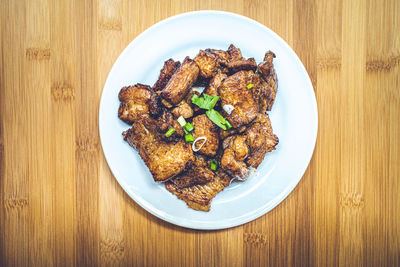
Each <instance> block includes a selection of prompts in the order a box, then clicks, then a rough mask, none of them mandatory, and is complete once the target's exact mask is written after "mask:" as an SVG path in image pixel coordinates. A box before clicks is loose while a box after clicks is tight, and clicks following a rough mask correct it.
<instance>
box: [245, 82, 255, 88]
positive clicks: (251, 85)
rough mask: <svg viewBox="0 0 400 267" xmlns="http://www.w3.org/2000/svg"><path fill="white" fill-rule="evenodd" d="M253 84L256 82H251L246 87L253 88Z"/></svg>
mask: <svg viewBox="0 0 400 267" xmlns="http://www.w3.org/2000/svg"><path fill="white" fill-rule="evenodd" d="M253 86H254V84H252V83H249V84H248V85H247V86H246V87H247V89H251V88H253Z"/></svg>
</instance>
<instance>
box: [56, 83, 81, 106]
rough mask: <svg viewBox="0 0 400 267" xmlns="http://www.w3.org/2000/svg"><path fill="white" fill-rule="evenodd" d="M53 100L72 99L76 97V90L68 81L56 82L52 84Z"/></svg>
mask: <svg viewBox="0 0 400 267" xmlns="http://www.w3.org/2000/svg"><path fill="white" fill-rule="evenodd" d="M51 97H52V99H53V100H56V101H58V100H62V101H66V102H68V101H71V100H73V99H74V98H75V90H74V88H73V87H72V86H70V85H69V84H68V83H65V82H64V83H55V84H53V85H52V86H51Z"/></svg>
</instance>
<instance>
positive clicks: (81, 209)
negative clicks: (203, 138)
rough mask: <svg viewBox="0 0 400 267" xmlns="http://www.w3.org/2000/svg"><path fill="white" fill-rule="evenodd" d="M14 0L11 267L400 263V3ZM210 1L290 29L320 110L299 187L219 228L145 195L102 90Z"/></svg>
mask: <svg viewBox="0 0 400 267" xmlns="http://www.w3.org/2000/svg"><path fill="white" fill-rule="evenodd" d="M0 2H1V5H0V16H1V27H0V31H1V33H0V34H1V58H0V60H1V73H0V86H1V91H0V116H1V117H0V118H1V123H0V203H1V206H0V266H72V265H77V266H118V265H119V266H263V265H264V266H266V265H268V266H301V265H302V266H400V197H399V193H400V182H399V178H400V167H399V166H400V1H397V0H391V1H390V0H388V1H373V0H367V1H360V0H351V1H350V0H328V1H318V0H314V1H313V0H310V1H261V0H252V1H250V0H248V1H239V0H230V1H228V0H212V1H211V0H205V1H184V0H176V1H175V0H170V1H156V0H148V1H125V0H99V1H93V2H92V1H78V0H74V1H69V0H59V1H50V0H39V1H30V0H26V1H24V0H21V1H19V0H18V1H13V0H8V1H7V0H1V1H0ZM201 9H217V10H227V11H231V12H235V13H239V14H243V15H245V16H248V17H250V18H252V19H255V20H257V21H259V22H261V23H263V24H264V25H266V26H267V27H269V28H271V29H272V30H273V31H275V32H276V33H278V34H279V35H280V36H281V37H282V38H283V39H284V40H286V41H287V42H288V43H289V45H291V47H293V49H294V50H295V52H296V53H297V54H298V55H299V57H300V58H301V60H302V61H303V63H304V65H305V66H306V68H307V71H308V73H309V75H310V77H311V80H312V82H313V85H314V89H315V93H316V97H317V102H318V111H319V131H318V139H317V143H316V148H315V152H314V155H313V158H312V160H311V163H310V165H309V167H308V169H307V171H306V173H305V175H304V176H303V178H302V180H301V182H300V183H299V184H298V186H297V187H296V188H295V190H294V191H293V192H292V193H291V194H290V195H289V196H288V198H287V199H286V200H284V201H283V202H282V203H281V204H280V205H279V206H278V207H276V208H275V209H273V210H272V211H271V212H269V213H268V214H266V215H264V216H262V217H261V218H259V219H257V220H255V221H252V222H250V223H247V224H245V225H243V226H239V227H235V228H232V229H227V230H220V231H193V230H188V229H183V228H180V227H177V226H174V225H171V224H169V223H166V222H163V221H161V220H160V219H158V218H156V217H154V216H152V215H150V214H149V213H147V212H146V211H145V210H143V209H142V208H140V207H139V206H138V205H137V204H136V203H135V202H134V201H133V200H131V199H130V198H129V196H128V195H127V194H125V193H124V191H123V190H122V188H121V187H120V186H119V184H118V183H117V181H116V180H115V178H114V177H113V175H112V174H111V173H110V170H109V168H108V165H107V163H106V161H105V158H104V155H103V152H102V149H101V145H100V141H99V133H98V106H99V100H100V95H101V92H102V88H103V85H104V83H105V80H106V78H107V74H108V72H109V71H110V68H111V66H112V64H113V63H114V61H115V60H116V58H117V57H118V55H119V54H120V53H121V51H122V50H123V49H124V48H125V46H126V45H127V44H128V43H129V42H130V41H132V40H133V39H134V38H135V37H136V36H137V35H138V34H140V33H141V32H142V31H143V30H145V29H146V28H148V27H149V26H151V25H153V24H154V23H156V22H158V21H160V20H162V19H164V18H167V17H169V16H171V15H175V14H179V13H182V12H186V11H192V10H201ZM255 39H256V37H255ZM266 49H267V47H266ZM299 112H301V111H299ZM288 164H290V163H288Z"/></svg>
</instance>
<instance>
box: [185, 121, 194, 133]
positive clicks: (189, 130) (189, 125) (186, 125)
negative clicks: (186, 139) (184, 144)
mask: <svg viewBox="0 0 400 267" xmlns="http://www.w3.org/2000/svg"><path fill="white" fill-rule="evenodd" d="M183 129H184V130H186V131H188V132H191V131H193V129H194V127H193V125H192V124H190V122H188V123H186V124H185V126H183Z"/></svg>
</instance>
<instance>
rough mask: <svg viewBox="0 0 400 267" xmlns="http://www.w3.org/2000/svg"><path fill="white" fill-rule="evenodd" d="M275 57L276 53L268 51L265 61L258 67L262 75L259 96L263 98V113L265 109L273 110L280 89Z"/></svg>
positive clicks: (261, 110) (261, 108)
mask: <svg viewBox="0 0 400 267" xmlns="http://www.w3.org/2000/svg"><path fill="white" fill-rule="evenodd" d="M274 58H275V54H274V53H273V52H271V51H268V52H267V53H266V54H265V57H264V61H263V62H261V63H260V64H259V65H258V67H257V70H258V72H259V73H260V75H261V77H262V79H261V85H260V93H259V98H260V100H261V103H260V104H261V106H260V112H262V113H264V112H265V110H271V108H272V105H273V104H274V101H275V97H276V92H277V89H278V78H277V77H276V73H275V69H274V64H273V62H272V61H273V59H274Z"/></svg>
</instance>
